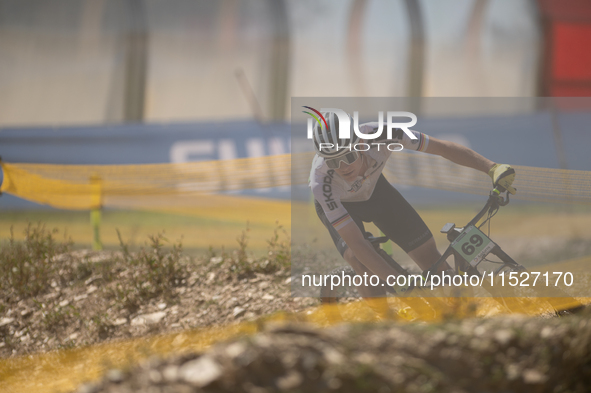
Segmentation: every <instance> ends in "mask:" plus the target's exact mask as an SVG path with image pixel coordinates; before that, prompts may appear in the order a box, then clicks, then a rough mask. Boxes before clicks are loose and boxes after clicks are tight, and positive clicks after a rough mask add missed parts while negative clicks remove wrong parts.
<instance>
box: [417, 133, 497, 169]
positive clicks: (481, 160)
mask: <svg viewBox="0 0 591 393" xmlns="http://www.w3.org/2000/svg"><path fill="white" fill-rule="evenodd" d="M425 153H429V154H436V155H438V156H441V157H443V158H446V159H448V160H450V161H452V162H454V163H456V164H459V165H462V166H467V167H469V168H474V169H477V170H479V171H481V172H484V173H487V174H488V171H489V170H490V169H491V168H492V167H493V165H494V164H495V163H494V162H493V161H491V160H489V159H488V158H485V157H483V156H482V155H480V154H478V153H476V152H475V151H474V150H472V149H469V148H467V147H465V146H462V145H460V144H457V143H454V142H449V141H443V140H441V139H437V138H433V137H429V145H427V148H426V149H425Z"/></svg>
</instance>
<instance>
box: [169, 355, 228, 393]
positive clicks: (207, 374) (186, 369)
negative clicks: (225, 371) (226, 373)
mask: <svg viewBox="0 0 591 393" xmlns="http://www.w3.org/2000/svg"><path fill="white" fill-rule="evenodd" d="M179 374H180V376H181V378H182V379H184V380H185V381H186V382H188V383H190V384H191V385H193V386H196V387H203V386H206V385H209V384H210V383H211V382H213V381H215V380H216V379H218V378H219V377H221V376H222V370H221V368H220V366H219V365H218V364H217V363H216V362H215V361H214V360H213V359H212V358H211V357H209V356H207V355H204V356H201V357H200V358H198V359H196V360H192V361H190V362H187V363H185V364H183V365H182V366H181V369H180V371H179Z"/></svg>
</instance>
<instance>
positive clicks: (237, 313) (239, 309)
mask: <svg viewBox="0 0 591 393" xmlns="http://www.w3.org/2000/svg"><path fill="white" fill-rule="evenodd" d="M245 312H246V310H245V309H243V308H242V307H239V306H237V307H234V311H232V315H233V316H234V318H238V317H239V316H241V315H242V314H244V313H245Z"/></svg>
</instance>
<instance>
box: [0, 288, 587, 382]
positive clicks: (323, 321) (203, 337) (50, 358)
mask: <svg viewBox="0 0 591 393" xmlns="http://www.w3.org/2000/svg"><path fill="white" fill-rule="evenodd" d="M407 300H409V301H411V303H410V305H411V307H408V304H407V303H402V302H401V301H400V299H397V298H389V299H388V301H389V303H390V305H391V306H393V307H394V309H398V310H399V312H398V316H396V315H393V320H391V321H388V320H387V319H384V318H380V317H379V316H378V315H377V314H376V313H374V312H373V311H372V310H371V308H370V307H368V305H367V304H366V303H365V302H363V301H354V302H352V303H348V304H343V305H335V306H323V307H316V308H311V309H308V310H306V311H303V312H299V313H295V314H290V313H277V314H274V315H270V316H266V317H262V318H259V319H258V320H256V321H244V322H240V323H237V324H231V325H227V326H215V327H210V328H203V329H193V330H186V331H183V332H178V333H170V334H162V335H157V336H149V337H144V338H136V339H132V340H127V341H115V342H109V343H104V344H99V345H93V346H88V347H81V348H75V349H70V350H62V351H54V352H49V353H43V354H36V355H29V356H21V357H18V358H11V359H0V381H1V382H2V384H0V387H1V388H2V389H0V390H1V391H3V392H4V391H6V392H36V393H45V392H47V393H56V392H64V393H65V392H72V391H73V390H74V389H75V388H76V387H77V386H78V385H80V384H81V383H83V382H87V381H92V380H96V379H98V378H100V377H101V376H102V375H104V373H105V372H106V371H107V370H108V369H109V368H119V369H126V368H130V367H132V366H133V365H135V364H137V363H139V362H141V361H144V360H146V359H148V358H150V357H151V356H158V357H162V356H168V355H171V354H176V355H179V354H181V353H187V352H200V351H204V350H206V349H207V348H208V347H209V346H211V345H213V344H215V343H217V342H220V341H225V340H229V339H233V338H236V337H240V336H245V335H251V334H254V333H256V332H258V331H260V330H264V329H265V325H267V324H276V323H283V322H300V323H302V322H303V323H308V324H312V325H314V326H316V327H327V326H331V325H334V324H341V323H343V322H351V323H360V325H351V326H354V327H357V328H360V329H361V328H363V324H364V323H376V322H377V323H382V324H383V323H408V320H416V321H423V322H435V323H437V322H441V321H443V320H449V319H450V318H466V317H487V316H493V315H502V311H501V310H500V309H499V307H498V302H497V301H495V300H493V299H492V298H438V299H437V300H438V301H439V302H440V303H446V304H447V306H446V309H445V310H443V309H438V308H437V307H435V308H430V309H428V310H427V309H422V307H420V306H419V304H418V303H419V299H407ZM431 300H435V299H431ZM503 300H504V301H505V302H508V303H515V304H521V305H522V306H523V308H522V309H521V310H520V313H522V314H525V315H539V314H542V313H544V312H549V311H550V309H542V308H540V307H538V306H532V305H534V304H535V303H536V302H532V301H527V300H528V299H523V298H505V299H503ZM529 300H531V299H529ZM579 300H581V301H582V302H583V303H584V304H589V303H590V302H591V298H584V299H579ZM403 307H404V308H403ZM409 308H410V311H409ZM401 311H405V312H404V313H401ZM419 314H422V315H419ZM436 328H437V327H436V325H434V327H433V329H434V330H433V331H436V330H435V329H436Z"/></svg>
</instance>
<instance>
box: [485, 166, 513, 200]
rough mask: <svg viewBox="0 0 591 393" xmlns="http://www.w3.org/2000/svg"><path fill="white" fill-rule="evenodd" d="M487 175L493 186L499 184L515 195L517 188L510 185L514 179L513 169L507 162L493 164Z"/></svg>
mask: <svg viewBox="0 0 591 393" xmlns="http://www.w3.org/2000/svg"><path fill="white" fill-rule="evenodd" d="M488 175H489V176H490V178H491V179H492V182H493V186H495V187H496V186H501V187H503V188H504V189H505V190H507V191H509V192H510V193H511V194H513V195H515V193H516V192H517V190H516V189H515V188H513V187H512V186H511V184H513V181H514V180H515V169H513V168H511V165H507V164H495V165H493V167H492V168H490V170H489V171H488Z"/></svg>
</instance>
